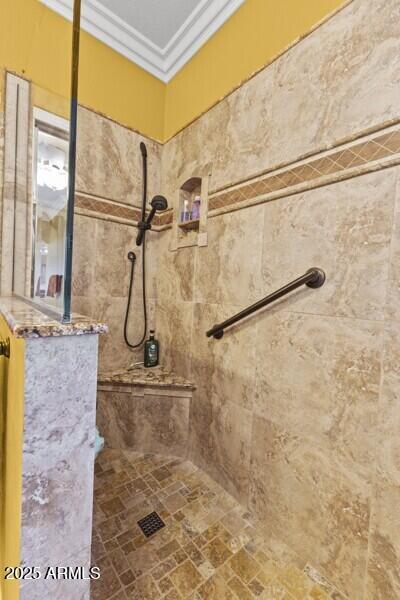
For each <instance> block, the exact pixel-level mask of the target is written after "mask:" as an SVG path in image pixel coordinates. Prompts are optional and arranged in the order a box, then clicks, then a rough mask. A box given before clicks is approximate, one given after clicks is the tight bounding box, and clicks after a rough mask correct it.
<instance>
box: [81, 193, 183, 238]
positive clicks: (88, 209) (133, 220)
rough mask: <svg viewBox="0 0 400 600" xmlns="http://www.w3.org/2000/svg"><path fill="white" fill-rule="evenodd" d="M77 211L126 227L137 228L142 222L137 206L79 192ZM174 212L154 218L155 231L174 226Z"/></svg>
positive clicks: (169, 211)
mask: <svg viewBox="0 0 400 600" xmlns="http://www.w3.org/2000/svg"><path fill="white" fill-rule="evenodd" d="M75 211H76V212H77V213H78V214H84V215H86V216H91V217H94V218H101V219H107V220H109V221H115V222H118V223H124V224H126V225H132V226H136V225H137V223H138V221H139V220H140V216H141V211H140V209H139V208H137V207H136V206H128V205H123V204H120V203H118V202H115V201H114V200H107V199H105V198H99V197H98V196H89V195H87V194H83V193H82V192H78V193H77V194H76V195H75ZM172 216H173V215H172V210H167V211H165V212H164V213H162V214H161V215H155V217H154V221H153V223H154V229H155V230H162V229H166V228H169V227H171V225H172Z"/></svg>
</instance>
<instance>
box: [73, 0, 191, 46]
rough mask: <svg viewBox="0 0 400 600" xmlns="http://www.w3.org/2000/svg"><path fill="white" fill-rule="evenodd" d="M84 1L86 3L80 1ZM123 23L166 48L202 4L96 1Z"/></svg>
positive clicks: (188, 1) (184, 0)
mask: <svg viewBox="0 0 400 600" xmlns="http://www.w3.org/2000/svg"><path fill="white" fill-rule="evenodd" d="M83 1H85V0H83ZM99 2H100V4H102V5H103V6H104V7H105V8H108V9H109V10H111V11H112V12H113V13H114V14H116V15H117V16H118V17H120V18H121V19H122V20H123V21H125V23H128V25H130V26H131V27H134V28H135V29H137V31H140V33H142V34H143V35H144V36H146V37H147V38H148V39H149V40H151V41H152V42H153V43H154V44H156V45H157V46H158V47H159V48H165V46H166V45H167V44H168V42H169V41H170V39H171V38H172V37H173V36H174V34H175V33H176V32H177V31H178V29H179V28H180V27H181V26H182V25H183V23H184V22H185V21H186V19H187V18H188V17H189V15H190V14H191V13H192V12H193V10H194V9H195V8H196V7H197V6H198V5H199V4H200V3H201V0H99Z"/></svg>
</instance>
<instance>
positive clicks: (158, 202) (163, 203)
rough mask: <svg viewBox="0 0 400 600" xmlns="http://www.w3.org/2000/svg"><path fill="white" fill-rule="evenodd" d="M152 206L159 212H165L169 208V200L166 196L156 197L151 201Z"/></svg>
mask: <svg viewBox="0 0 400 600" xmlns="http://www.w3.org/2000/svg"><path fill="white" fill-rule="evenodd" d="M151 206H152V207H153V208H154V209H155V210H158V211H163V210H166V209H167V208H168V202H167V199H166V198H165V197H164V196H154V198H153V200H152V201H151Z"/></svg>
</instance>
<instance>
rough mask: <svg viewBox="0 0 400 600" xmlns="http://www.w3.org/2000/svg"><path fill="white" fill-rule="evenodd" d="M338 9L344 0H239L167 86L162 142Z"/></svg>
mask: <svg viewBox="0 0 400 600" xmlns="http://www.w3.org/2000/svg"><path fill="white" fill-rule="evenodd" d="M343 4H344V0H279V1H277V0H245V3H244V4H243V5H242V6H241V7H240V8H239V10H238V11H237V12H236V13H235V14H234V15H233V16H232V17H231V18H230V19H229V20H228V21H227V22H226V23H225V25H224V26H223V27H221V29H219V30H218V31H217V33H216V34H215V35H214V36H213V37H212V38H211V39H210V40H209V41H208V42H207V43H206V44H205V45H204V46H203V47H202V48H201V49H200V50H199V51H198V52H197V54H196V55H195V56H194V57H193V58H192V59H191V60H190V61H189V62H188V63H187V64H186V65H185V66H184V67H183V69H181V71H179V72H178V73H177V75H176V76H175V77H174V78H173V79H172V80H171V81H170V82H169V83H168V86H167V95H166V105H165V130H164V139H168V138H169V137H171V136H172V135H173V134H174V133H176V132H177V131H179V130H180V129H182V128H183V127H184V126H185V125H187V124H188V123H190V122H191V121H192V120H193V119H195V118H196V117H197V116H198V115H200V114H201V113H203V112H204V111H206V110H207V109H208V108H210V106H212V105H213V104H214V103H215V102H216V101H217V100H218V99H220V98H222V97H223V96H225V95H226V94H227V93H228V92H229V91H231V90H232V89H233V88H235V87H236V86H238V85H239V84H240V82H241V81H243V80H245V79H247V78H248V77H249V76H250V75H251V74H252V73H254V72H255V71H257V70H259V69H260V68H261V67H263V66H264V65H265V64H267V63H268V62H269V61H270V60H271V59H272V58H274V57H275V56H276V55H277V54H279V53H281V52H282V50H283V49H284V48H286V47H287V46H288V45H289V44H291V43H292V42H293V41H294V40H296V38H297V37H299V36H302V35H304V34H305V33H307V32H309V31H310V29H311V28H312V27H313V26H314V25H315V24H316V23H318V22H319V21H320V20H321V19H323V18H324V17H326V16H327V15H328V14H330V13H331V12H333V11H334V10H336V9H337V8H339V7H340V6H342V5H343Z"/></svg>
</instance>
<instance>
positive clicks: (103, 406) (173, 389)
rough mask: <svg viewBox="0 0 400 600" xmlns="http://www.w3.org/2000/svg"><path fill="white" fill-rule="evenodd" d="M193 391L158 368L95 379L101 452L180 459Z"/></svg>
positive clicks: (141, 368) (114, 373)
mask: <svg viewBox="0 0 400 600" xmlns="http://www.w3.org/2000/svg"><path fill="white" fill-rule="evenodd" d="M194 389H195V386H194V385H193V383H192V382H190V381H188V380H187V379H185V378H183V377H181V376H179V375H176V374H175V373H172V372H171V371H168V370H167V369H165V368H163V367H154V368H145V367H143V366H137V367H135V368H133V369H131V370H128V369H123V370H119V371H113V372H109V373H102V374H99V376H98V385H97V425H98V427H99V429H100V433H101V435H102V436H103V437H104V438H105V446H106V447H108V448H118V449H128V448H129V449H132V450H136V451H138V452H156V453H161V454H162V453H166V454H170V455H175V456H182V457H184V456H186V454H187V445H188V434H189V410H190V403H191V400H192V392H193V390H194Z"/></svg>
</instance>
